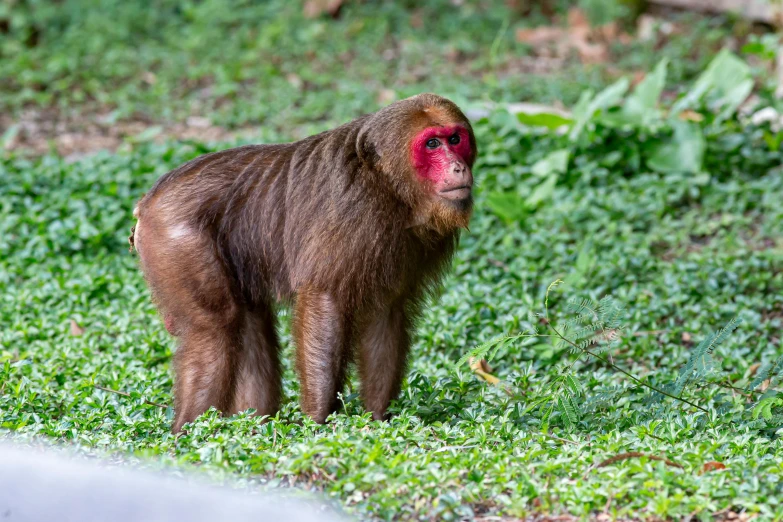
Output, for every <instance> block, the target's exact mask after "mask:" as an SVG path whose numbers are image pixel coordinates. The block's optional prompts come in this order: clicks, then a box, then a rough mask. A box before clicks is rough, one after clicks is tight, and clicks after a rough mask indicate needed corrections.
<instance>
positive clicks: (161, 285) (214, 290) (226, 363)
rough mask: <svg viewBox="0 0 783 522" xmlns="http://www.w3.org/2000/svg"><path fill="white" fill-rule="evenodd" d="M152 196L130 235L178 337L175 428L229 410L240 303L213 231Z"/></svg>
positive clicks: (238, 339)
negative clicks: (201, 229) (204, 230)
mask: <svg viewBox="0 0 783 522" xmlns="http://www.w3.org/2000/svg"><path fill="white" fill-rule="evenodd" d="M155 203H156V202H152V203H151V204H149V205H148V206H147V207H146V208H144V209H143V210H144V213H143V215H142V216H141V218H140V220H139V222H138V223H137V225H136V230H135V233H134V240H135V244H136V248H137V250H138V252H139V257H140V260H141V265H142V268H143V270H144V275H145V278H146V279H147V282H148V283H149V285H150V288H151V289H152V293H153V297H154V299H155V301H156V303H157V305H158V308H159V309H160V312H161V314H162V315H163V317H164V322H165V325H166V329H167V330H169V332H171V333H172V334H174V335H176V336H179V340H180V342H179V346H178V348H177V351H176V353H175V355H174V374H175V375H174V410H175V416H174V424H173V426H172V431H174V432H175V433H176V432H178V431H180V430H181V429H182V425H183V424H185V423H186V422H191V421H193V420H195V419H196V417H198V416H199V415H201V414H202V413H204V412H205V411H206V410H208V409H209V408H210V407H213V406H214V407H216V408H218V409H219V410H221V411H223V412H227V411H229V408H230V407H231V405H232V398H233V391H234V384H235V381H236V373H237V367H238V364H239V360H240V358H239V354H240V352H241V350H242V342H243V338H242V326H243V325H242V320H243V315H242V312H243V310H242V309H241V307H240V305H239V304H238V303H237V302H236V301H235V299H234V297H233V295H232V293H231V290H230V288H231V284H230V281H229V279H228V277H227V276H226V273H225V269H224V268H223V266H222V264H221V263H220V261H219V260H218V258H217V256H216V254H215V253H214V248H213V244H212V240H211V238H209V237H206V236H204V235H202V234H200V233H199V232H198V231H197V230H196V229H195V228H193V227H192V226H189V225H188V224H186V223H183V222H182V219H181V218H178V216H176V215H172V213H173V211H172V210H171V207H166V206H163V205H160V206H156V205H155Z"/></svg>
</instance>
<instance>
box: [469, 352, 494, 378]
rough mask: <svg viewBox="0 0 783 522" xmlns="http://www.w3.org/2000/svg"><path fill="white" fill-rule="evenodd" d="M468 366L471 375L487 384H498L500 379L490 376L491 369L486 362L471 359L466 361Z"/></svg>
mask: <svg viewBox="0 0 783 522" xmlns="http://www.w3.org/2000/svg"><path fill="white" fill-rule="evenodd" d="M468 364H469V365H470V369H471V370H473V373H475V374H476V375H478V376H479V377H480V378H481V379H484V380H485V381H487V382H488V383H489V384H493V385H494V384H497V383H499V382H500V379H498V378H497V377H495V376H494V375H492V367H491V366H490V365H489V363H488V362H487V361H486V360H484V359H475V358H473V357H471V358H470V359H468Z"/></svg>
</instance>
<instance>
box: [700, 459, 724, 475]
mask: <svg viewBox="0 0 783 522" xmlns="http://www.w3.org/2000/svg"><path fill="white" fill-rule="evenodd" d="M721 469H726V464H724V463H723V462H718V461H716V460H711V461H709V462H705V463H704V465H703V466H702V467H701V472H702V473H709V472H710V471H718V470H721Z"/></svg>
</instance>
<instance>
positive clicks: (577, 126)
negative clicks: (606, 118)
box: [568, 77, 630, 141]
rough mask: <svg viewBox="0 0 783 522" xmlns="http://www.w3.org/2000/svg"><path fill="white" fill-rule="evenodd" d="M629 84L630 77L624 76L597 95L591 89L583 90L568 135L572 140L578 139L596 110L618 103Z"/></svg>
mask: <svg viewBox="0 0 783 522" xmlns="http://www.w3.org/2000/svg"><path fill="white" fill-rule="evenodd" d="M629 86H630V82H629V80H628V78H625V77H623V78H620V79H619V80H617V81H616V82H614V83H613V84H612V85H610V86H609V87H607V88H606V89H604V90H603V91H601V92H599V93H598V94H596V95H595V97H592V94H591V93H590V91H586V92H583V93H582V97H581V98H580V99H579V102H577V105H576V106H575V107H574V111H573V112H574V118H575V123H574V126H573V128H572V129H571V132H570V134H569V135H568V137H569V138H570V139H571V141H576V139H577V138H578V137H579V135H580V134H581V133H582V131H583V130H584V128H585V126H586V125H587V123H588V122H590V120H592V119H593V117H594V116H595V114H596V112H598V111H601V110H606V109H608V108H609V107H613V106H615V105H617V104H618V103H619V102H620V100H622V98H623V95H625V93H626V92H627V91H628V87H629Z"/></svg>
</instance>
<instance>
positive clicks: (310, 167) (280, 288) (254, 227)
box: [139, 119, 456, 304]
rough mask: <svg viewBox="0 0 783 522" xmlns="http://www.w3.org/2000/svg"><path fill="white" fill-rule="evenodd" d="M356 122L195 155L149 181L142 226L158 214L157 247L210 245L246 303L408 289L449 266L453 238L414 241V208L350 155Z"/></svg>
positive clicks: (357, 297)
mask: <svg viewBox="0 0 783 522" xmlns="http://www.w3.org/2000/svg"><path fill="white" fill-rule="evenodd" d="M361 124H362V119H360V120H355V121H353V122H350V123H348V124H346V125H343V126H341V127H338V128H336V129H333V130H331V131H327V132H325V133H321V134H318V135H316V136H312V137H310V138H307V139H305V140H302V141H299V142H294V143H287V144H275V145H247V146H243V147H238V148H234V149H229V150H225V151H221V152H216V153H212V154H206V155H204V156H200V157H198V158H196V159H194V160H192V161H190V162H188V163H186V164H184V165H182V166H180V167H179V168H177V169H175V170H173V171H171V172H169V173H167V174H165V175H164V176H162V177H161V178H160V179H159V180H158V181H157V182H156V183H155V185H154V186H153V187H152V189H151V190H150V192H149V193H148V194H147V195H146V196H145V197H144V198H143V200H142V201H141V202H140V204H139V210H140V224H141V222H142V221H144V219H145V213H150V212H154V213H156V214H158V215H162V216H165V219H164V221H165V223H163V227H158V233H157V236H159V237H157V238H156V240H157V241H170V242H172V244H171V246H170V247H169V248H171V249H173V250H176V242H177V241H182V240H184V239H186V236H187V234H198V235H199V236H201V237H205V238H208V239H210V240H211V241H213V242H214V246H215V255H216V256H217V257H218V259H219V261H220V263H221V264H222V265H223V267H224V269H225V271H226V273H227V274H228V276H229V280H230V281H231V284H232V292H233V293H234V295H235V296H237V297H241V298H242V300H243V301H245V302H247V303H249V304H253V303H259V302H268V301H269V300H270V299H271V300H275V301H279V300H287V299H290V298H291V297H292V295H293V294H295V293H296V292H297V290H298V289H299V288H301V287H303V286H312V287H316V288H319V289H320V290H323V291H328V292H330V293H332V294H334V295H337V296H339V298H340V300H341V301H342V302H346V303H356V302H359V301H367V300H368V299H369V300H379V299H383V298H384V297H383V296H385V295H388V294H396V293H400V292H410V291H411V287H413V286H416V285H418V284H419V283H420V282H421V281H420V279H422V278H424V279H427V278H434V277H435V276H436V274H437V273H438V272H439V271H440V269H441V267H442V266H443V265H444V264H445V262H446V261H448V258H449V257H450V255H451V253H452V252H453V248H454V242H455V239H456V234H455V235H450V236H446V237H443V238H440V239H439V240H438V241H437V242H436V243H434V244H425V243H422V242H421V241H418V240H416V239H415V238H413V237H412V235H411V234H410V233H409V231H408V230H407V225H408V220H409V209H408V208H406V207H405V206H404V205H403V204H401V202H400V201H399V200H397V199H395V198H394V197H393V196H392V191H390V190H389V188H388V187H387V186H385V184H386V183H388V180H386V179H385V178H383V176H382V175H381V174H380V173H379V172H375V171H374V170H373V169H372V168H370V167H369V166H367V165H365V164H363V162H362V160H361V158H360V157H359V155H358V153H357V150H356V147H355V145H354V143H355V142H356V138H357V134H358V132H359V131H360V130H361ZM153 209H154V210H153ZM140 252H141V251H140ZM141 255H142V256H143V255H144V254H143V252H141ZM411 274H415V275H416V277H415V278H414V279H411ZM430 276H431V277H430Z"/></svg>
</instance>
